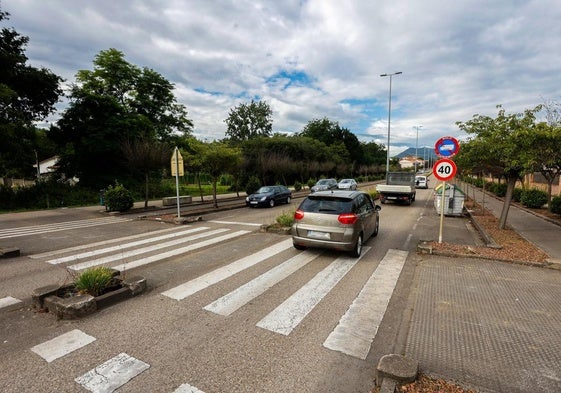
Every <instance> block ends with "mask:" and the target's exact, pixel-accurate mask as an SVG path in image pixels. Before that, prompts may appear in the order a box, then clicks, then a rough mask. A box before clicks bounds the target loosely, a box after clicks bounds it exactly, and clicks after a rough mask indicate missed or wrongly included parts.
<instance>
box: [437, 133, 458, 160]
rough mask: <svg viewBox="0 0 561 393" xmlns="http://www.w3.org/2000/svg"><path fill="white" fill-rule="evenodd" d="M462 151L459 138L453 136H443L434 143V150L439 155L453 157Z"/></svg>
mask: <svg viewBox="0 0 561 393" xmlns="http://www.w3.org/2000/svg"><path fill="white" fill-rule="evenodd" d="M459 151H460V144H459V143H458V140H457V139H456V138H454V137H451V136H443V137H442V138H440V139H439V140H437V141H436V143H435V144H434V152H435V153H436V155H437V156H439V157H447V158H450V157H453V156H455V155H456V154H458V152H459Z"/></svg>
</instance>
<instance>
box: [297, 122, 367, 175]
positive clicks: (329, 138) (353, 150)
mask: <svg viewBox="0 0 561 393" xmlns="http://www.w3.org/2000/svg"><path fill="white" fill-rule="evenodd" d="M299 135H300V136H307V137H309V138H313V139H316V140H318V141H320V142H323V143H325V144H326V145H327V146H331V145H333V144H338V143H343V145H344V146H345V148H346V149H347V152H348V153H347V154H340V156H343V157H348V159H349V160H352V161H349V163H352V162H356V163H358V164H362V163H364V153H363V151H362V146H361V144H360V141H359V140H358V138H357V136H356V135H355V134H353V133H352V132H351V131H349V130H348V129H347V128H344V127H341V126H340V125H339V123H337V122H334V121H331V120H329V119H328V118H326V117H324V118H323V119H314V120H311V121H309V122H308V124H306V125H305V126H304V128H303V129H302V131H301V132H300V134H299Z"/></svg>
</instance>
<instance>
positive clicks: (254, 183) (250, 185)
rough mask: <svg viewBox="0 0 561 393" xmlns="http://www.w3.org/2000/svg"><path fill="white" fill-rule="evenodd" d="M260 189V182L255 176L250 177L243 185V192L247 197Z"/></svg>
mask: <svg viewBox="0 0 561 393" xmlns="http://www.w3.org/2000/svg"><path fill="white" fill-rule="evenodd" d="M259 187H261V182H260V181H259V179H258V178H257V177H256V176H251V177H250V178H249V180H248V181H247V184H246V185H245V192H246V194H247V195H251V194H255V192H256V191H257V190H258V189H259Z"/></svg>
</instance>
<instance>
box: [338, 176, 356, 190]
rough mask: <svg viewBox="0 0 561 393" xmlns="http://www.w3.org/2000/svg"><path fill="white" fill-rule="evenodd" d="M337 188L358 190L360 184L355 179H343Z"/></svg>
mask: <svg viewBox="0 0 561 393" xmlns="http://www.w3.org/2000/svg"><path fill="white" fill-rule="evenodd" d="M337 188H338V189H340V190H356V189H357V188H358V184H357V183H356V180H355V179H342V180H341V181H339V183H338V184H337Z"/></svg>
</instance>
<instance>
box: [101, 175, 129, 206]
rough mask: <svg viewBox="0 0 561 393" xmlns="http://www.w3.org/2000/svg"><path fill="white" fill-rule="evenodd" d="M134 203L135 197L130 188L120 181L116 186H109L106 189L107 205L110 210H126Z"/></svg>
mask: <svg viewBox="0 0 561 393" xmlns="http://www.w3.org/2000/svg"><path fill="white" fill-rule="evenodd" d="M133 205H134V199H133V197H132V194H131V192H130V191H129V190H127V189H126V188H125V187H124V186H123V185H122V184H119V182H117V181H116V182H115V185H114V186H109V187H108V188H107V191H105V206H107V209H108V210H109V211H118V212H124V211H127V210H129V209H130V208H131V207H133Z"/></svg>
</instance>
